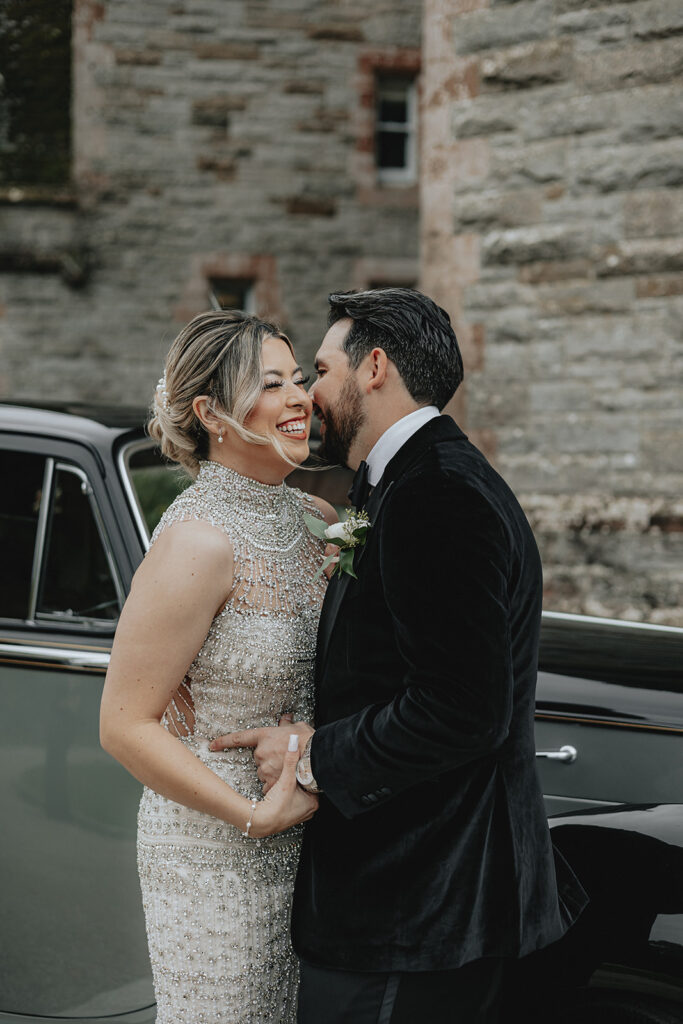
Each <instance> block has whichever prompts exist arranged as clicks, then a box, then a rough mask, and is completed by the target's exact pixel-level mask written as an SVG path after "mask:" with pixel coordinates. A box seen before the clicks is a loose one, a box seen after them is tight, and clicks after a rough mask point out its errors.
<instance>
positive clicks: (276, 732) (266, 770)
mask: <svg viewBox="0 0 683 1024" xmlns="http://www.w3.org/2000/svg"><path fill="white" fill-rule="evenodd" d="M314 731H315V730H314V729H312V728H311V726H310V725H309V724H308V723H307V722H292V716H291V715H283V716H282V717H281V719H280V721H279V723H278V725H276V726H270V727H266V728H263V729H242V730H241V731H240V732H229V733H228V734H227V735H226V736H218V737H217V738H216V739H215V740H213V741H212V742H211V743H210V744H209V749H210V750H229V749H230V748H234V747H253V749H254V761H255V762H256V767H257V769H258V777H259V779H260V781H261V783H262V785H263V792H264V793H267V792H268V790H269V789H270V787H271V786H273V785H275V783H276V782H277V780H278V779H279V778H280V775H281V774H282V766H283V764H284V760H285V754H286V753H287V746H288V743H289V737H290V736H291V734H292V733H298V736H299V756H301V754H302V753H303V749H304V747H305V746H306V743H307V741H308V737H309V736H312V735H313V732H314Z"/></svg>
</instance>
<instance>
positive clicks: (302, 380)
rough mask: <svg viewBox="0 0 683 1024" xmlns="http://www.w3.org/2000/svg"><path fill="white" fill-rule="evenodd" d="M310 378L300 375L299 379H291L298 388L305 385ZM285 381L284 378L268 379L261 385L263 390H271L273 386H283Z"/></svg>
mask: <svg viewBox="0 0 683 1024" xmlns="http://www.w3.org/2000/svg"><path fill="white" fill-rule="evenodd" d="M310 379H311V378H310V377H300V378H299V380H294V381H292V383H293V384H296V386H297V387H298V388H303V387H305V385H306V384H308V383H309V381H310ZM286 383H287V381H286V380H273V381H268V383H267V384H264V385H263V390H264V391H272V390H273V389H274V388H283V387H284V386H285V384H286Z"/></svg>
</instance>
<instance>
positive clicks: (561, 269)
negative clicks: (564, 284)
mask: <svg viewBox="0 0 683 1024" xmlns="http://www.w3.org/2000/svg"><path fill="white" fill-rule="evenodd" d="M592 267H593V264H592V261H591V260H589V259H575V260H541V261H539V262H537V263H536V262H534V263H525V264H524V265H523V266H521V267H520V268H519V280H520V281H522V282H524V283H525V284H550V283H552V282H554V281H567V280H572V279H574V278H579V279H584V280H585V279H587V278H589V277H590V276H591V273H592Z"/></svg>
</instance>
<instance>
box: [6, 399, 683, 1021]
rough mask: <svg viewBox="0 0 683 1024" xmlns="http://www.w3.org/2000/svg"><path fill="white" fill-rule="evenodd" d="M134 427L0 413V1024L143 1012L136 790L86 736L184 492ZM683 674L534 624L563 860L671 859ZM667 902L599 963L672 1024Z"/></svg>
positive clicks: (606, 632) (667, 661) (611, 639)
mask: <svg viewBox="0 0 683 1024" xmlns="http://www.w3.org/2000/svg"><path fill="white" fill-rule="evenodd" d="M143 418H144V414H143V413H142V412H141V411H140V410H129V411H125V410H123V411H122V410H120V409H116V410H103V409H97V410H95V409H89V408H86V407H83V406H81V407H74V406H71V407H62V408H60V409H53V410H49V409H46V408H45V407H44V406H43V407H41V408H37V407H32V406H29V405H24V406H12V405H4V406H0V471H1V472H2V485H1V489H0V553H1V554H2V559H3V573H2V577H1V581H0V698H1V701H2V704H1V706H2V709H3V714H2V716H1V717H0V734H1V738H2V742H1V743H0V758H1V759H2V772H1V774H0V821H1V822H2V842H1V843H0V857H1V858H2V860H1V870H2V878H3V882H4V884H3V886H2V888H1V889H0V929H1V930H2V953H1V955H0V1022H2V1021H8V1022H9V1021H14V1022H16V1021H17V1020H18V1019H24V1020H32V1019H35V1020H38V1019H40V1020H45V1018H52V1019H59V1020H62V1021H67V1022H73V1021H80V1022H83V1021H96V1020H97V1021H100V1020H102V1019H103V1018H106V1019H107V1020H108V1021H110V1022H123V1021H127V1022H130V1024H138V1022H139V1024H151V1022H152V1021H153V1020H154V1019H155V1007H154V995H153V989H152V983H151V976H150V969H149V960H148V955H147V946H146V940H145V932H144V921H143V916H142V908H141V901H140V893H139V886H138V879H137V872H136V858H135V829H136V812H137V804H138V801H139V796H140V786H139V785H138V784H137V783H136V782H135V780H133V779H132V778H131V777H130V776H129V775H128V774H127V772H126V771H125V770H124V769H123V768H122V767H121V766H120V765H118V764H117V763H115V762H114V761H113V760H112V759H111V758H110V757H108V756H107V755H106V754H105V753H104V752H103V751H102V750H101V748H100V745H99V730H98V712H99V702H100V696H101V692H102V685H103V681H104V675H105V672H106V668H107V664H108V656H109V651H110V649H111V643H112V638H113V634H114V629H115V626H116V621H117V619H118V615H119V612H120V609H121V607H122V604H123V601H124V600H125V595H126V594H127V592H128V589H129V587H130V583H131V579H132V576H133V573H134V572H135V569H136V567H137V565H138V564H139V562H140V560H141V559H142V557H143V556H144V552H145V550H146V548H147V545H148V540H149V534H150V530H151V528H152V527H153V525H154V523H155V522H156V521H157V520H158V518H159V516H160V514H161V512H162V511H163V508H164V507H165V506H166V504H168V502H169V501H170V500H171V499H172V498H173V496H174V494H175V493H177V491H178V490H179V489H181V487H182V486H184V484H185V483H186V482H187V481H183V480H182V479H180V478H179V477H178V476H177V475H176V474H175V473H174V471H172V470H170V469H168V468H166V467H164V466H162V465H161V463H160V461H159V459H158V456H157V455H156V453H155V452H154V449H153V446H152V443H151V441H150V440H149V439H148V438H146V437H145V435H144V432H143V430H142V428H141V426H140V424H141V422H142V420H143ZM682 666H683V630H676V629H666V628H658V627H644V626H637V625H631V624H624V623H612V622H606V621H604V620H595V619H586V618H581V617H578V616H565V615H553V614H547V615H546V616H545V617H544V627H543V641H542V651H541V673H540V676H539V688H538V701H537V746H538V750H539V755H558V754H559V755H560V756H559V757H557V756H539V759H538V763H539V771H540V775H541V780H542V784H543V789H544V793H545V794H546V800H547V804H548V812H549V814H551V815H555V816H558V815H559V817H554V818H552V819H551V824H552V825H554V826H555V828H554V834H555V833H557V835H558V836H560V834H561V832H560V830H561V829H564V830H565V831H564V832H563V833H562V835H565V836H569V840H571V841H569V840H568V845H569V846H570V847H572V849H574V848H575V847H576V829H577V828H579V829H581V828H582V829H584V832H581V833H580V836H582V837H583V836H585V837H586V842H587V843H589V844H590V843H594V844H595V845H594V848H595V850H597V851H598V853H596V856H597V857H604V854H603V853H600V852H599V850H600V848H601V844H600V841H599V840H596V835H597V833H599V832H600V829H602V830H603V832H602V833H600V835H603V836H604V835H605V834H606V832H605V830H607V831H609V830H610V827H611V823H617V824H618V828H616V829H615V830H613V831H617V832H618V831H624V829H626V830H628V829H631V831H635V832H636V833H638V834H640V833H642V834H643V835H645V834H646V833H648V830H649V833H648V834H650V835H651V836H652V835H653V834H655V837H656V834H659V833H657V829H659V831H660V833H662V834H666V844H667V845H668V846H671V847H672V848H673V849H675V850H678V852H679V854H680V853H681V851H683V806H682V805H683V746H682V744H681V737H682V736H683V682H682V679H681V675H682ZM564 748H571V749H569V751H568V750H566V749H564ZM638 805H643V806H638ZM653 809H654V810H653ZM627 813H628V814H630V815H631V817H629V818H628V822H629V824H628V825H625V824H624V821H625V820H626V819H625V818H624V815H625V814H627ZM619 814H621V818H618V815H619ZM567 828H569V832H567V831H566V830H567ZM653 830H654V832H653ZM586 848H588V847H586ZM610 849H611V850H612V853H611V854H610V856H611V857H612V856H614V852H613V847H610ZM624 849H626V846H625V847H624ZM625 856H628V854H625ZM653 864H654V866H653V868H652V870H653V871H656V870H657V867H656V864H655V863H654V862H653ZM613 866H614V865H611V866H610V865H609V864H608V863H605V864H604V870H605V877H606V876H607V874H608V873H609V872H610V871H612V873H613ZM621 866H622V867H624V866H625V868H626V869H628V866H629V865H628V863H626V865H623V864H622V865H621ZM672 886H673V883H672ZM672 891H673V889H672ZM657 898H659V897H657ZM627 900H628V896H625V901H626V902H627ZM653 900H654V897H653ZM660 902H661V900H660ZM676 907H677V904H676V899H675V898H674V896H672V897H671V900H670V901H669V904H667V901H666V899H663V902H662V908H661V909H658V908H657V907H655V905H654V902H653V905H652V907H651V910H652V915H653V917H652V922H651V929H650V931H649V932H648V934H647V935H646V936H645V938H644V940H643V939H642V936H641V940H642V941H641V946H642V947H643V949H642V950H641V952H642V957H641V960H642V962H639V963H637V964H632V965H631V967H629V965H628V964H623V963H622V964H620V965H619V964H618V965H617V966H616V967H614V965H613V967H614V970H616V971H617V973H618V974H619V986H620V991H621V993H622V995H623V994H624V993H626V996H625V997H626V998H627V999H628V998H631V997H632V998H634V999H636V998H637V999H641V997H642V994H643V992H645V993H646V995H647V993H648V992H650V993H651V994H652V997H653V998H655V999H660V998H662V993H663V992H664V993H665V998H666V999H667V1001H668V1002H669V1004H670V1005H673V1006H680V1007H681V1017H680V1019H681V1020H683V969H682V970H681V972H680V977H679V978H678V981H676V979H675V974H676V972H677V970H678V968H679V967H681V968H683V906H681V907H680V909H676ZM671 908H673V909H671ZM652 936H653V938H651V937H652ZM662 942H663V943H664V946H663V947H662ZM639 948H640V947H639ZM655 948H657V949H659V950H660V953H661V949H662V948H663V949H664V954H662V955H659V954H658V958H657V957H656V958H655V959H656V964H657V969H656V970H654V969H651V967H648V966H647V964H651V962H652V960H651V956H650V955H651V952H652V949H655ZM643 951H644V952H643ZM648 951H649V952H648ZM646 953H647V956H650V960H647V957H646V956H645V954H646ZM639 956H641V953H637V954H636V959H638V957H639ZM603 959H604V958H603ZM622 959H623V958H622ZM676 965H678V967H677V966H676ZM601 972H602V973H601ZM613 973H614V971H612V974H610V970H609V969H608V967H606V966H605V963H603V962H602V961H601V962H600V963H599V964H594V965H593V967H592V969H591V972H590V981H591V985H592V986H593V987H594V988H596V989H600V990H601V991H602V992H604V991H606V990H609V989H610V985H611V984H612V982H611V981H610V978H612V975H613ZM633 978H636V979H637V983H636V982H635V981H629V979H633ZM584 981H587V979H582V981H581V983H582V984H583V982H584ZM577 983H578V982H577ZM634 986H635V988H634ZM573 1019H576V1020H581V1019H583V1018H581V1016H580V1014H579V1015H576V1016H574V1017H573ZM585 1019H586V1020H588V1019H589V1018H585ZM643 1019H644V1020H645V1019H649V1018H643Z"/></svg>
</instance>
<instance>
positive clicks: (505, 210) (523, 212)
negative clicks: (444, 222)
mask: <svg viewBox="0 0 683 1024" xmlns="http://www.w3.org/2000/svg"><path fill="white" fill-rule="evenodd" d="M539 220H541V197H540V196H539V194H538V192H537V191H532V190H523V189H518V190H516V191H514V192H498V191H490V192H489V191H487V192H474V193H466V194H458V195H457V196H456V199H455V204H454V218H453V230H454V231H455V232H456V233H457V234H462V233H463V232H467V231H479V232H483V231H487V230H490V229H491V227H493V226H494V225H495V226H496V227H517V226H521V225H525V224H536V223H538V221H539Z"/></svg>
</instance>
